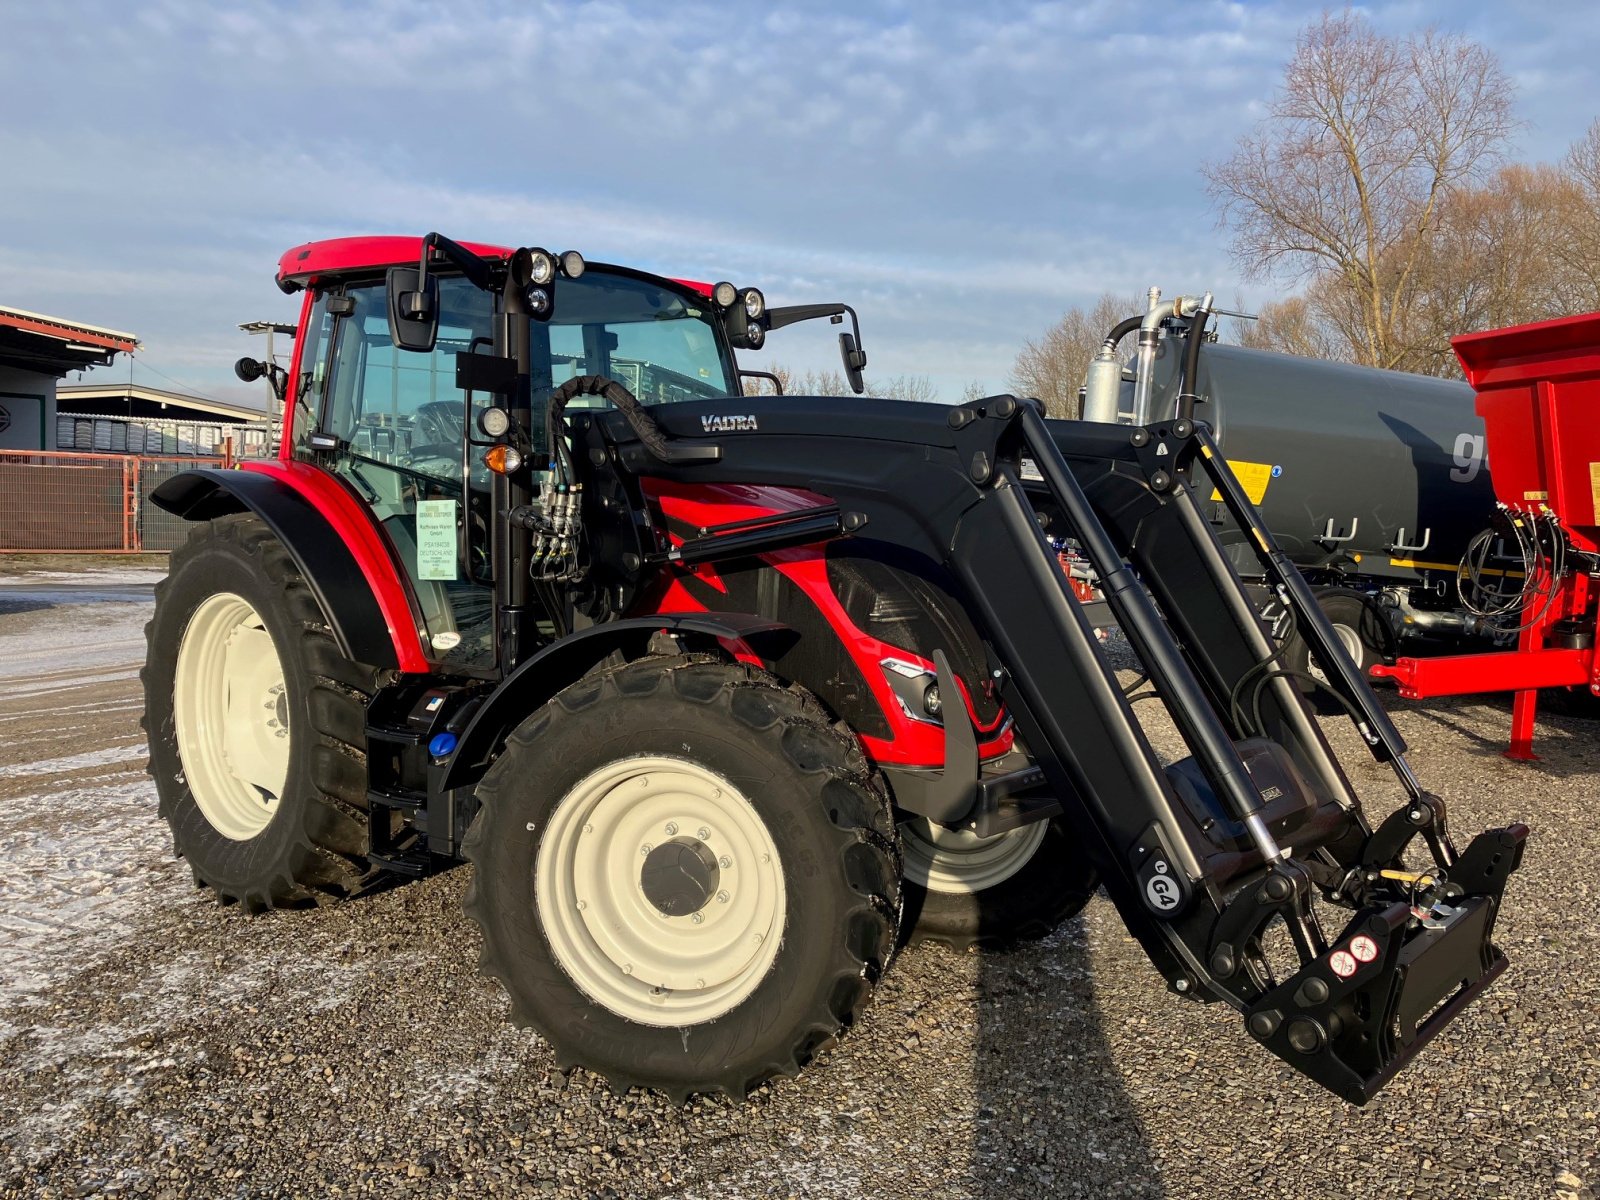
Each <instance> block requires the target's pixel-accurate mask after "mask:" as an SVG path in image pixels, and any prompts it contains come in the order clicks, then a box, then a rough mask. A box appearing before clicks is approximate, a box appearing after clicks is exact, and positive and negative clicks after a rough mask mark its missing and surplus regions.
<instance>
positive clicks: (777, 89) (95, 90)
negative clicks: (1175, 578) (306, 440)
mask: <svg viewBox="0 0 1600 1200" xmlns="http://www.w3.org/2000/svg"><path fill="white" fill-rule="evenodd" d="M1425 8H1427V6H1420V7H1419V6H1416V5H1412V6H1411V7H1410V8H1405V7H1404V6H1402V7H1399V8H1385V9H1383V10H1381V11H1378V12H1375V14H1374V19H1375V20H1376V21H1378V22H1379V23H1380V25H1384V26H1385V27H1387V26H1388V25H1389V24H1392V23H1394V22H1395V21H1402V22H1409V23H1410V24H1407V25H1405V26H1404V27H1408V28H1409V27H1412V26H1413V25H1416V24H1421V23H1422V22H1423V21H1424V20H1426V19H1428V18H1427V16H1426V14H1425V13H1424V12H1423V10H1424V9H1425ZM1412 9H1415V10H1416V11H1415V12H1413V11H1412ZM1319 12H1320V6H1318V5H1314V4H1309V3H1308V4H1291V3H1287V2H1282V0H1280V2H1268V3H1264V4H1248V5H1247V4H1240V3H1223V2H1220V0H1200V2H1199V3H1196V4H1194V5H1189V6H1186V7H1184V8H1182V9H1181V10H1170V11H1163V12H1161V13H1160V14H1157V15H1155V16H1152V15H1151V14H1149V13H1141V12H1140V11H1138V10H1133V9H1129V8H1128V7H1127V6H1126V5H1124V4H1119V3H1112V2H1111V0H1097V2H1093V3H1082V4H1049V3H1009V2H1008V3H996V4H987V5H984V6H981V7H980V8H974V7H972V6H971V5H969V4H959V3H944V2H932V0H930V2H924V3H917V4H908V3H888V4H880V5H876V6H873V5H863V4H859V3H843V2H840V3H831V4H821V5H814V6H807V7H806V8H805V9H804V10H803V11H802V10H799V9H793V8H768V9H764V8H760V7H755V8H747V9H737V8H731V7H729V6H726V5H712V4H706V3H693V2H690V3H684V4H674V5H670V6H663V5H646V4H643V3H642V2H641V3H620V2H615V3H610V2H600V3H524V2H516V0H502V2H479V3H470V2H460V3H452V4H450V5H448V6H446V5H432V4H421V3H416V2H415V0H405V2H400V0H371V2H364V3H350V4H342V5H333V4H309V3H305V4H301V3H277V4H272V3H262V4H255V5H251V6H217V5H213V4H210V3H201V2H200V0H158V2H157V3H153V4H149V5H144V6H140V7H139V8H138V9H137V10H136V11H134V12H133V13H132V14H131V15H130V14H129V13H128V10H127V9H126V7H125V6H123V5H120V4H112V3H109V2H101V0H90V2H88V3H84V4H75V5H72V6H65V5H62V6H52V5H36V6H31V7H29V8H25V9H19V10H18V11H17V12H15V13H9V14H8V15H7V17H6V18H5V20H6V23H7V30H6V36H5V37H4V38H0V70H3V71H4V72H5V77H6V78H7V80H8V83H9V84H10V87H11V89H12V94H13V95H15V96H25V97H28V98H29V101H28V103H27V104H26V106H24V108H23V109H22V110H21V111H22V112H23V114H24V115H23V117H22V119H20V120H13V121H11V122H10V123H8V124H7V125H6V127H5V128H4V129H3V130H0V161H4V162H6V163H7V164H8V172H9V174H10V177H11V179H10V182H9V183H8V186H7V187H5V188H3V189H0V231H3V232H0V284H3V287H0V291H3V295H0V300H3V301H4V302H7V303H14V304H20V305H22V306H24V307H30V308H36V309H43V310H45V311H58V312H61V313H62V314H63V315H68V316H76V317H79V318H81V319H84V320H89V321H95V322H99V323H105V324H109V325H113V326H119V327H129V328H132V329H134V330H136V331H137V332H139V333H140V335H141V336H142V337H144V338H145V341H146V345H147V351H146V354H147V358H148V361H149V362H150V363H151V365H152V366H154V367H156V368H158V369H170V370H171V373H172V374H173V375H175V376H178V377H180V378H188V377H189V376H190V375H192V376H193V377H194V380H193V381H194V382H195V383H196V384H197V385H199V386H204V387H208V388H215V389H219V391H220V390H221V389H226V388H229V387H233V386H235V385H234V384H233V383H232V381H231V375H230V374H229V373H228V371H227V363H228V361H229V360H230V359H231V358H232V357H236V356H237V354H242V353H245V352H247V350H250V349H253V347H251V346H250V344H249V342H248V340H247V339H245V338H244V336H243V335H240V334H237V333H236V331H235V330H234V326H235V325H236V324H237V323H238V322H239V321H241V320H246V319H254V318H258V317H274V318H279V319H283V318H285V317H292V315H293V311H294V307H293V302H292V301H286V300H285V299H284V298H283V297H281V296H280V295H279V294H278V293H277V291H276V289H275V288H273V287H272V284H271V274H272V270H273V267H274V264H275V262H276V259H277V256H278V254H279V253H281V252H282V250H283V249H285V248H287V247H288V246H291V245H294V244H297V243H299V242H301V241H305V240H308V239H311V238H315V237H328V236H339V235H344V234H350V233H360V232H398V233H422V232H425V231H426V230H428V229H431V228H438V229H441V230H442V231H444V232H447V233H450V234H451V235H452V236H458V237H461V238H468V239H480V240H491V241H493V240H500V241H505V242H513V243H525V242H540V243H544V244H550V245H553V246H556V247H558V248H564V247H567V246H575V247H577V248H579V249H581V250H583V251H584V252H585V253H586V254H588V255H590V256H591V257H593V258H595V259H600V260H610V261H621V262H627V263H630V264H634V265H638V266H641V267H644V268H645V269H650V270H658V271H661V272H663V273H668V274H674V275H688V276H692V277H701V278H723V277H728V278H733V279H735V280H737V281H738V282H740V283H759V284H762V285H763V286H764V287H765V289H766V290H767V292H768V293H769V295H770V296H772V298H773V299H774V301H775V302H778V303H784V302H799V301H804V300H810V299H843V300H846V301H848V302H850V303H853V304H855V305H856V307H857V308H858V309H859V310H860V312H861V314H862V319H863V323H864V329H865V331H866V332H867V336H868V339H869V344H870V347H871V350H872V353H873V364H874V370H875V371H879V370H881V372H882V373H884V374H929V375H931V376H934V377H935V378H936V379H937V381H938V382H939V383H940V384H941V386H943V388H944V390H945V392H946V394H947V395H951V396H953V395H955V394H958V393H959V391H960V389H961V387H962V386H964V385H965V384H966V383H967V382H968V381H969V380H971V379H974V378H982V379H986V380H995V381H998V380H999V379H1002V378H1003V377H1004V376H1005V374H1006V373H1007V372H1008V371H1009V368H1010V364H1011V360H1012V358H1013V357H1014V355H1015V353H1016V350H1017V348H1018V347H1019V346H1020V344H1021V342H1022V341H1023V340H1024V339H1026V338H1028V337H1033V336H1037V335H1038V334H1039V333H1040V332H1042V331H1043V329H1044V328H1045V327H1046V326H1047V325H1048V324H1049V323H1050V322H1051V321H1053V320H1054V319H1055V318H1056V317H1057V316H1058V315H1059V314H1060V312H1061V311H1062V310H1064V309H1065V308H1066V307H1068V306H1070V305H1074V304H1080V303H1087V302H1091V301H1092V300H1093V299H1094V298H1095V297H1096V296H1098V295H1099V294H1100V293H1101V292H1102V291H1108V290H1109V291H1112V292H1115V293H1118V294H1130V295H1131V294H1133V293H1134V292H1137V291H1142V290H1143V288H1145V287H1146V286H1148V285H1149V284H1151V283H1159V284H1161V285H1162V286H1163V287H1164V288H1166V289H1167V291H1168V292H1169V293H1171V292H1175V291H1180V290H1195V289H1201V288H1205V287H1212V288H1214V289H1215V290H1216V291H1217V292H1218V294H1220V295H1225V296H1228V297H1230V298H1231V297H1232V296H1233V295H1235V294H1236V293H1241V292H1243V293H1244V294H1247V295H1252V296H1259V295H1260V294H1261V289H1259V288H1251V289H1240V288H1239V286H1238V282H1237V279H1236V277H1235V274H1234V272H1233V270H1232V269H1231V267H1230V266H1229V263H1228V259H1227V254H1226V246H1225V245H1224V244H1223V243H1222V240H1221V237H1220V235H1219V233H1218V232H1217V231H1216V229H1215V227H1214V223H1213V218H1212V216H1211V213H1210V210H1209V208H1208V206H1207V203H1206V199H1205V196H1204V193H1203V190H1202V186H1201V180H1200V177H1199V175H1198V172H1197V166H1198V164H1199V163H1200V162H1201V161H1203V160H1205V159H1207V158H1209V157H1215V156H1217V155H1220V154H1222V153H1225V152H1226V151H1227V149H1228V147H1229V146H1230V145H1231V143H1232V141H1233V140H1234V138H1235V137H1237V135H1238V134H1239V133H1240V132H1242V131H1243V130H1245V129H1247V128H1248V127H1249V126H1250V125H1251V124H1252V123H1253V122H1254V121H1255V120H1256V119H1257V118H1258V117H1259V115H1260V105H1261V102H1262V100H1263V98H1264V97H1266V96H1268V95H1269V94H1270V92H1271V90H1272V88H1273V87H1274V86H1275V85H1276V82H1277V79H1278V76H1279V72H1280V71H1281V67H1282V63H1283V61H1284V60H1285V59H1286V58H1287V56H1288V54H1289V52H1290V50H1291V49H1292V43H1293V38H1294V34H1295V31H1296V30H1297V29H1298V28H1299V27H1300V26H1301V25H1303V24H1304V23H1305V22H1306V21H1308V20H1312V19H1315V17H1316V16H1317V15H1318V13H1319ZM1450 18H1451V20H1452V22H1454V23H1455V25H1457V26H1459V27H1460V28H1461V29H1462V30H1463V31H1464V32H1467V33H1469V34H1471V35H1472V36H1479V37H1483V38H1484V39H1485V40H1490V41H1491V44H1493V45H1495V46H1496V48H1497V49H1498V50H1499V51H1500V53H1501V54H1502V55H1503V57H1504V58H1505V60H1506V62H1507V66H1508V68H1509V69H1511V70H1512V71H1513V72H1514V73H1515V74H1517V75H1518V78H1519V80H1520V81H1521V85H1522V89H1523V104H1524V107H1525V108H1526V110H1527V112H1528V114H1529V116H1530V120H1531V121H1532V123H1533V125H1534V126H1535V127H1536V129H1537V134H1536V137H1535V142H1536V144H1537V145H1539V146H1540V147H1541V149H1540V150H1539V151H1538V152H1539V153H1541V154H1547V155H1548V154H1549V153H1551V151H1550V150H1549V149H1545V148H1543V147H1547V146H1548V147H1555V151H1554V152H1556V153H1559V148H1560V146H1562V145H1564V144H1565V141H1567V140H1570V138H1571V137H1573V136H1575V135H1576V134H1577V133H1578V132H1580V131H1581V129H1582V128H1583V126H1584V125H1586V124H1587V122H1588V120H1589V119H1590V118H1591V117H1592V115H1593V114H1592V113H1591V112H1589V110H1588V109H1587V108H1586V107H1585V105H1592V103H1593V102H1592V100H1589V99H1587V98H1586V97H1587V94H1588V92H1587V88H1586V84H1587V82H1588V75H1587V72H1588V69H1589V68H1588V65H1587V62H1586V59H1585V57H1584V54H1583V53H1582V47H1583V46H1584V45H1593V44H1594V40H1595V39H1594V37H1592V36H1587V37H1586V36H1584V35H1585V34H1595V33H1600V28H1596V27H1595V23H1596V21H1597V20H1600V18H1596V17H1593V16H1590V15H1589V14H1587V13H1579V12H1574V11H1566V12H1562V13H1559V14H1552V13H1548V12H1546V11H1545V10H1544V9H1540V8H1536V7H1532V6H1522V7H1518V6H1515V5H1513V6H1511V7H1510V8H1504V7H1493V8H1491V7H1490V6H1488V5H1487V4H1486V3H1479V4H1474V5H1465V6H1459V7H1456V8H1453V9H1452V10H1451V13H1450ZM1574 22H1577V23H1578V25H1579V26H1581V28H1575V27H1574V24H1573V23H1574ZM1580 117H1581V119H1580ZM814 340H815V341H816V343H817V348H816V349H815V350H810V349H805V350H802V349H801V339H800V338H799V336H798V334H797V335H796V337H795V339H794V341H793V343H789V342H787V341H786V340H785V339H783V338H778V339H774V346H773V350H772V353H773V354H774V355H778V356H787V354H788V350H787V346H788V345H790V344H792V345H793V346H794V347H795V349H796V354H797V357H796V359H795V360H794V361H793V363H792V365H794V366H796V367H798V368H800V369H804V368H806V367H810V366H822V367H829V366H831V365H832V361H833V360H832V354H833V352H832V349H831V339H829V338H825V337H824V338H817V339H814ZM230 345H232V346H235V347H237V349H236V351H229V350H227V347H228V346H230ZM163 363H166V364H168V367H166V368H163V367H162V364H163Z"/></svg>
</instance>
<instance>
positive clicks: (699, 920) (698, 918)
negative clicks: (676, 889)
mask: <svg viewBox="0 0 1600 1200" xmlns="http://www.w3.org/2000/svg"><path fill="white" fill-rule="evenodd" d="M689 919H690V920H691V921H693V922H694V923H695V924H696V925H703V924H704V923H705V919H706V915H705V914H704V913H695V914H694V916H692V917H690V918H689Z"/></svg>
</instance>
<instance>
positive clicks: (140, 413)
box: [56, 383, 272, 421]
mask: <svg viewBox="0 0 1600 1200" xmlns="http://www.w3.org/2000/svg"><path fill="white" fill-rule="evenodd" d="M56 409H57V410H58V411H60V412H73V413H88V414H94V415H114V416H133V417H173V418H178V419H183V420H189V419H192V418H193V417H196V416H200V417H209V418H212V419H217V418H221V419H222V420H224V421H265V420H268V419H269V418H270V417H271V415H272V414H271V413H268V412H266V411H265V410H263V409H259V408H250V407H247V406H246V405H242V404H227V403H224V402H223V401H221V400H211V399H208V398H207V397H204V396H191V395H188V394H186V393H184V392H169V391H166V390H164V389H162V388H153V387H145V386H144V385H143V384H138V383H107V384H99V383H84V384H74V385H72V386H71V387H58V388H56Z"/></svg>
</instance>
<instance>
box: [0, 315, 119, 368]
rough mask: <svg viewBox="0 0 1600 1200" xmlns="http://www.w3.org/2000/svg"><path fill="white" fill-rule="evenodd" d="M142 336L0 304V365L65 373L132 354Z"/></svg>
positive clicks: (107, 362) (105, 363) (100, 364)
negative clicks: (118, 355) (138, 336)
mask: <svg viewBox="0 0 1600 1200" xmlns="http://www.w3.org/2000/svg"><path fill="white" fill-rule="evenodd" d="M138 345H139V339H138V338H137V337H135V336H134V335H133V334H131V333H123V332H122V331H121V330H118V329H102V328H101V327H100V326H98V325H86V324H84V323H83V322H82V321H69V320H67V319H66V318H64V317H49V316H46V315H45V314H43V313H36V312H29V311H28V310H27V309H23V308H8V307H6V306H4V305H0V365H3V366H8V367H14V368H16V369H18V370H23V371H37V372H39V373H40V374H43V375H57V376H60V375H65V374H66V373H67V372H68V371H78V370H82V369H83V368H85V367H100V366H105V365H107V364H109V363H110V362H111V360H112V359H113V358H114V357H115V356H116V355H117V354H130V353H132V352H133V351H134V350H135V349H137V348H138Z"/></svg>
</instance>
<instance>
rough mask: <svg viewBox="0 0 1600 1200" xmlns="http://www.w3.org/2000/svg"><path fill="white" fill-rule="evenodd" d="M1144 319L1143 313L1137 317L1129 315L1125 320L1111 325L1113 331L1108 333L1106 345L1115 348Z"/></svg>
mask: <svg viewBox="0 0 1600 1200" xmlns="http://www.w3.org/2000/svg"><path fill="white" fill-rule="evenodd" d="M1143 321H1144V315H1143V314H1142V313H1141V314H1140V315H1139V316H1137V317H1129V318H1128V319H1127V320H1125V321H1118V322H1117V323H1116V324H1115V325H1113V326H1112V327H1111V332H1110V333H1108V334H1106V340H1105V345H1106V346H1107V347H1108V348H1109V349H1112V350H1115V349H1116V348H1117V343H1118V342H1120V341H1121V340H1122V339H1123V338H1125V337H1127V336H1128V335H1129V334H1130V333H1132V332H1133V331H1134V330H1135V329H1137V328H1139V325H1140V323H1141V322H1143Z"/></svg>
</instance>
